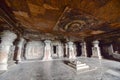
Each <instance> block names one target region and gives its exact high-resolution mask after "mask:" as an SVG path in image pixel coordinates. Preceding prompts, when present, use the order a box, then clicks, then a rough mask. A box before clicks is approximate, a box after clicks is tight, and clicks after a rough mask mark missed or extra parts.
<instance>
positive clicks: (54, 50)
mask: <svg viewBox="0 0 120 80" xmlns="http://www.w3.org/2000/svg"><path fill="white" fill-rule="evenodd" d="M56 49H57V47H56V46H53V53H54V54H56V52H57V51H56Z"/></svg>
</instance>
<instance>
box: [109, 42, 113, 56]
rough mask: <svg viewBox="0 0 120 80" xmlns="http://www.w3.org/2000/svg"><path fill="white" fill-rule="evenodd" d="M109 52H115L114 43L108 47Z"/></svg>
mask: <svg viewBox="0 0 120 80" xmlns="http://www.w3.org/2000/svg"><path fill="white" fill-rule="evenodd" d="M108 53H109V55H113V53H114V50H113V45H112V44H111V45H110V46H109V47H108Z"/></svg>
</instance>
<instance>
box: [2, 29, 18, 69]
mask: <svg viewBox="0 0 120 80" xmlns="http://www.w3.org/2000/svg"><path fill="white" fill-rule="evenodd" d="M16 38H17V35H16V34H14V33H13V32H10V31H8V30H7V31H4V32H2V35H1V44H0V70H7V66H8V64H7V62H8V55H9V52H10V47H11V46H12V45H13V41H14V40H15V39H16Z"/></svg>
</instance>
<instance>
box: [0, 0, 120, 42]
mask: <svg viewBox="0 0 120 80" xmlns="http://www.w3.org/2000/svg"><path fill="white" fill-rule="evenodd" d="M0 13H1V14H0V30H1V29H6V28H4V27H3V26H5V27H6V25H7V26H11V27H12V26H13V28H14V29H12V30H16V31H15V32H19V33H18V34H21V36H23V37H24V38H26V39H41V37H42V36H43V39H44V38H48V37H53V36H54V39H67V40H83V39H88V38H90V39H91V37H92V38H93V37H94V38H95V39H96V38H97V37H96V36H97V35H102V34H103V35H104V34H106V33H109V32H113V31H116V30H119V29H120V0H0ZM11 27H10V28H9V29H11ZM118 32H119V31H118ZM118 34H120V33H118ZM113 35H114V34H113ZM48 39H49V38H48ZM99 39H100V38H99Z"/></svg>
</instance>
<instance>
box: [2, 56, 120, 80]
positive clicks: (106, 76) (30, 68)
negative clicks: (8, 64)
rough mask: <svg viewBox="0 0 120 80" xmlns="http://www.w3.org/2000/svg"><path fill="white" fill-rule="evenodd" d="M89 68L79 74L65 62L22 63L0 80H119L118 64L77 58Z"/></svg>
mask: <svg viewBox="0 0 120 80" xmlns="http://www.w3.org/2000/svg"><path fill="white" fill-rule="evenodd" d="M78 60H80V61H81V62H83V63H86V64H87V65H89V66H90V67H91V69H90V70H89V71H86V72H80V71H76V70H75V69H73V68H72V67H70V66H68V65H66V64H65V61H66V60H53V61H46V62H43V61H39V60H37V61H24V62H22V63H20V64H18V65H14V66H13V67H12V68H10V69H9V70H8V71H6V72H4V73H3V74H1V75H0V80H120V62H115V61H110V60H101V61H99V60H98V59H95V58H87V59H86V58H79V59H78Z"/></svg>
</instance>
